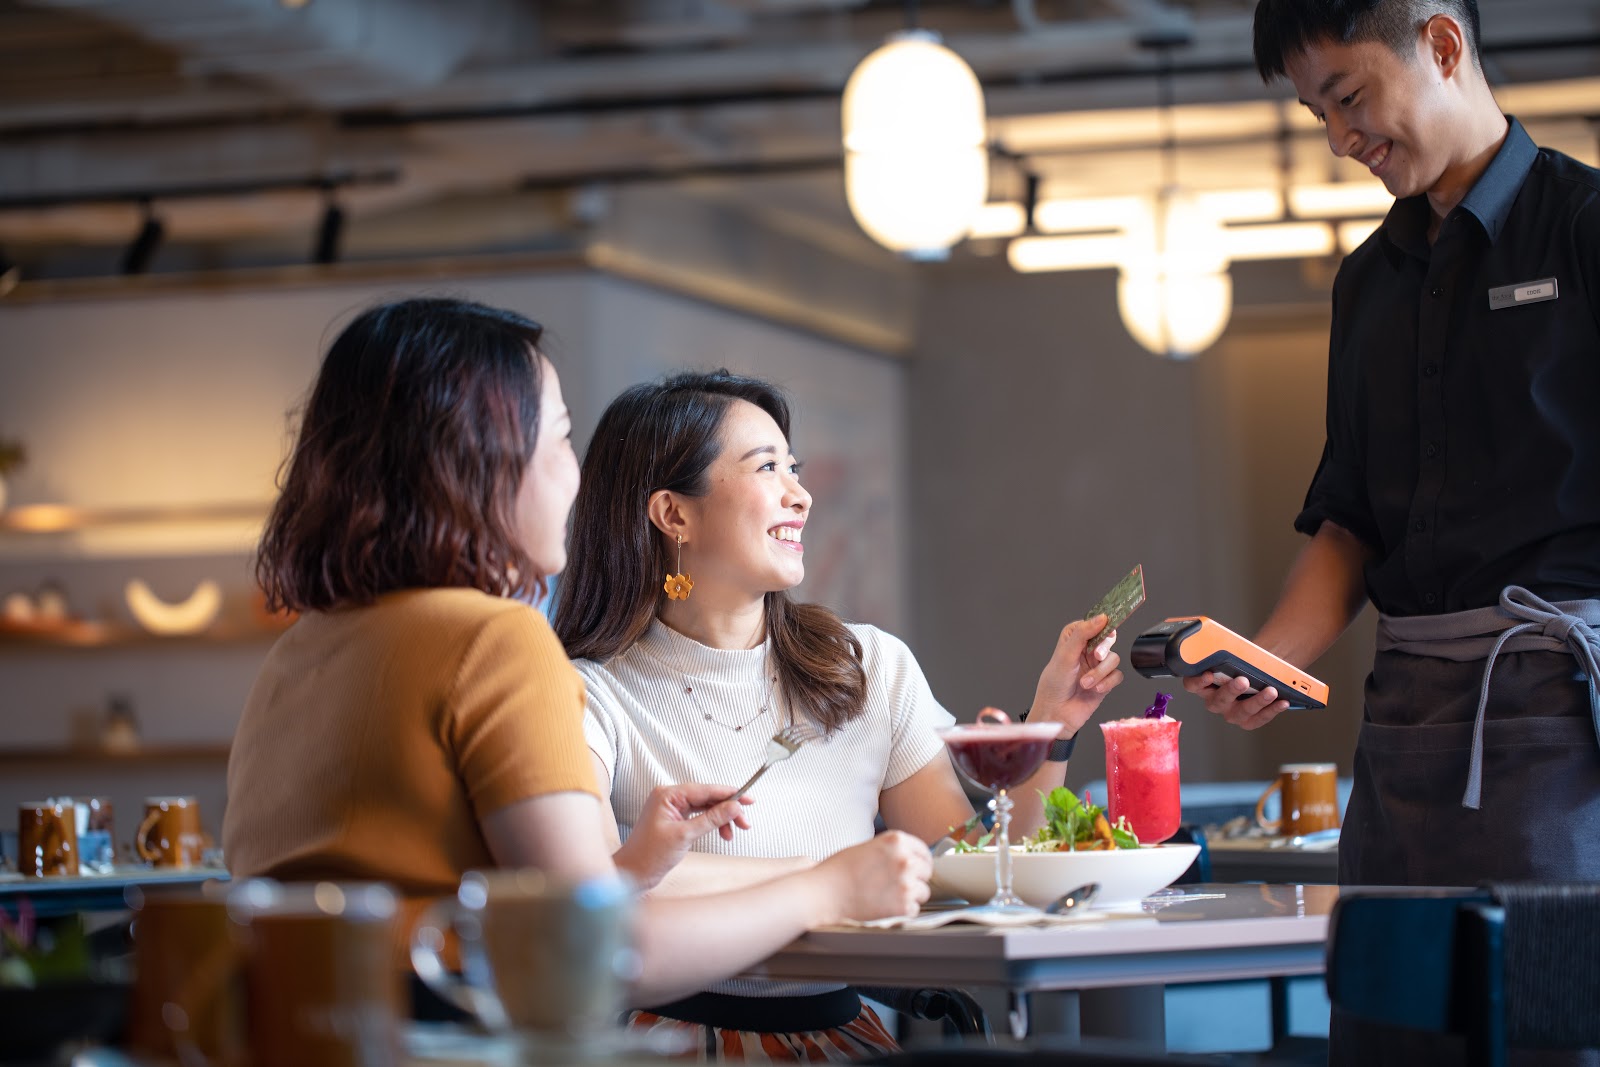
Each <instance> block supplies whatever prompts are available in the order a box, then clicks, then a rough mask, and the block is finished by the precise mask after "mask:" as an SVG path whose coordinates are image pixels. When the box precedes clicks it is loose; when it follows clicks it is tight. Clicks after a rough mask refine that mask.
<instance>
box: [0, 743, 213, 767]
mask: <svg viewBox="0 0 1600 1067" xmlns="http://www.w3.org/2000/svg"><path fill="white" fill-rule="evenodd" d="M229 747H230V746H229V745H227V744H225V743H217V744H194V745H142V746H140V747H139V748H136V749H132V750H129V751H127V752H122V751H116V750H111V749H104V748H91V747H89V746H72V745H39V746H27V747H21V746H18V747H11V746H8V747H5V748H0V766H4V765H7V764H10V765H17V764H26V765H27V766H29V767H41V766H61V765H64V764H72V765H75V766H80V767H81V766H95V767H106V766H120V767H136V766H144V765H149V764H158V763H220V762H226V761H227V759H228V750H229Z"/></svg>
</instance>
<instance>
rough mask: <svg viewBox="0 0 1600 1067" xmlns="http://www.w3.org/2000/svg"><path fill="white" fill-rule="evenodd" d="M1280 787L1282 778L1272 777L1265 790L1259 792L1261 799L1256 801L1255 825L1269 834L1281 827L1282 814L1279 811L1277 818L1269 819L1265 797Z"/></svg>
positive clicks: (1281, 786)
mask: <svg viewBox="0 0 1600 1067" xmlns="http://www.w3.org/2000/svg"><path fill="white" fill-rule="evenodd" d="M1282 788H1283V779H1282V778H1281V777H1279V778H1274V779H1273V780H1272V784H1271V785H1269V786H1267V791H1266V792H1265V793H1262V794H1261V799H1260V800H1258V801H1256V825H1257V826H1259V827H1261V828H1262V829H1263V830H1265V831H1266V832H1267V833H1269V834H1276V833H1277V832H1278V831H1279V830H1281V829H1282V828H1283V816H1282V814H1281V813H1280V814H1279V817H1278V818H1276V819H1273V820H1270V821H1269V820H1268V819H1267V817H1266V808H1267V798H1268V797H1270V796H1271V795H1272V794H1274V793H1276V792H1278V791H1279V790H1281V789H1282Z"/></svg>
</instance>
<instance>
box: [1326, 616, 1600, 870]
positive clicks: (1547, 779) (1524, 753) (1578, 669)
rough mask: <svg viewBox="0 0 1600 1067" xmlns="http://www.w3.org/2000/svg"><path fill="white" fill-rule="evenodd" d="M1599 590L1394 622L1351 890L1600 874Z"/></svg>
mask: <svg viewBox="0 0 1600 1067" xmlns="http://www.w3.org/2000/svg"><path fill="white" fill-rule="evenodd" d="M1596 626H1600V600H1583V601H1565V602H1562V603H1559V604H1550V603H1547V602H1546V601H1544V600H1541V599H1539V598H1538V597H1536V596H1534V595H1533V594H1532V593H1530V592H1528V591H1527V590H1526V589H1522V588H1520V587H1518V586H1509V587H1507V589H1506V590H1505V591H1504V592H1503V593H1502V594H1501V595H1500V604H1499V606H1497V607H1492V608H1481V609H1477V610H1474V611H1462V612H1456V613H1454V614H1449V615H1420V616H1413V617H1409V618H1394V617H1391V616H1387V615H1386V616H1384V617H1383V618H1382V620H1381V621H1380V623H1379V626H1378V641H1377V655H1376V657H1375V658H1374V661H1373V668H1372V674H1371V675H1370V676H1369V677H1368V678H1367V688H1366V708H1365V712H1364V715H1363V718H1362V723H1361V736H1360V740H1359V742H1358V743H1357V746H1356V758H1355V782H1354V787H1353V790H1352V792H1351V796H1350V804H1349V807H1348V809H1347V811H1346V813H1345V820H1344V830H1343V833H1342V834H1341V835H1340V836H1341V839H1340V843H1339V881H1340V883H1341V884H1345V885H1452V886H1472V885H1477V884H1479V883H1480V882H1484V881H1488V880H1500V881H1516V880H1532V881H1591V880H1594V881H1600V691H1597V689H1596V684H1595V680H1596V678H1597V677H1600V633H1597V632H1596V630H1595V629H1594V627H1596Z"/></svg>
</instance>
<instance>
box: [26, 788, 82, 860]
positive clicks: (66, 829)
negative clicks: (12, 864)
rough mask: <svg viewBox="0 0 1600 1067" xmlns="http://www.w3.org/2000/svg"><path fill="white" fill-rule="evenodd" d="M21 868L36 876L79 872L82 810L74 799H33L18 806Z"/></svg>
mask: <svg viewBox="0 0 1600 1067" xmlns="http://www.w3.org/2000/svg"><path fill="white" fill-rule="evenodd" d="M17 870H18V871H20V872H21V873H22V874H25V875H30V876H32V877H35V878H42V877H45V876H47V875H56V874H77V873H79V867H78V812H77V808H76V807H75V806H74V805H73V803H72V801H71V800H57V799H54V798H52V799H50V800H29V801H25V802H23V804H22V805H21V806H20V807H19V808H18V811H17Z"/></svg>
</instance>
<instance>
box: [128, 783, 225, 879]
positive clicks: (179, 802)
mask: <svg viewBox="0 0 1600 1067" xmlns="http://www.w3.org/2000/svg"><path fill="white" fill-rule="evenodd" d="M133 847H134V850H135V851H137V852H138V853H139V858H140V859H142V860H144V861H145V862H147V863H152V864H154V865H155V866H157V867H194V866H196V865H198V864H199V862H200V854H201V853H202V852H203V851H205V849H206V847H207V845H206V836H205V832H204V831H203V830H201V828H200V802H199V801H198V800H196V799H195V798H194V797H147V798H145V802H144V821H143V822H141V823H140V824H139V829H138V831H137V832H135V833H134V835H133Z"/></svg>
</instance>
